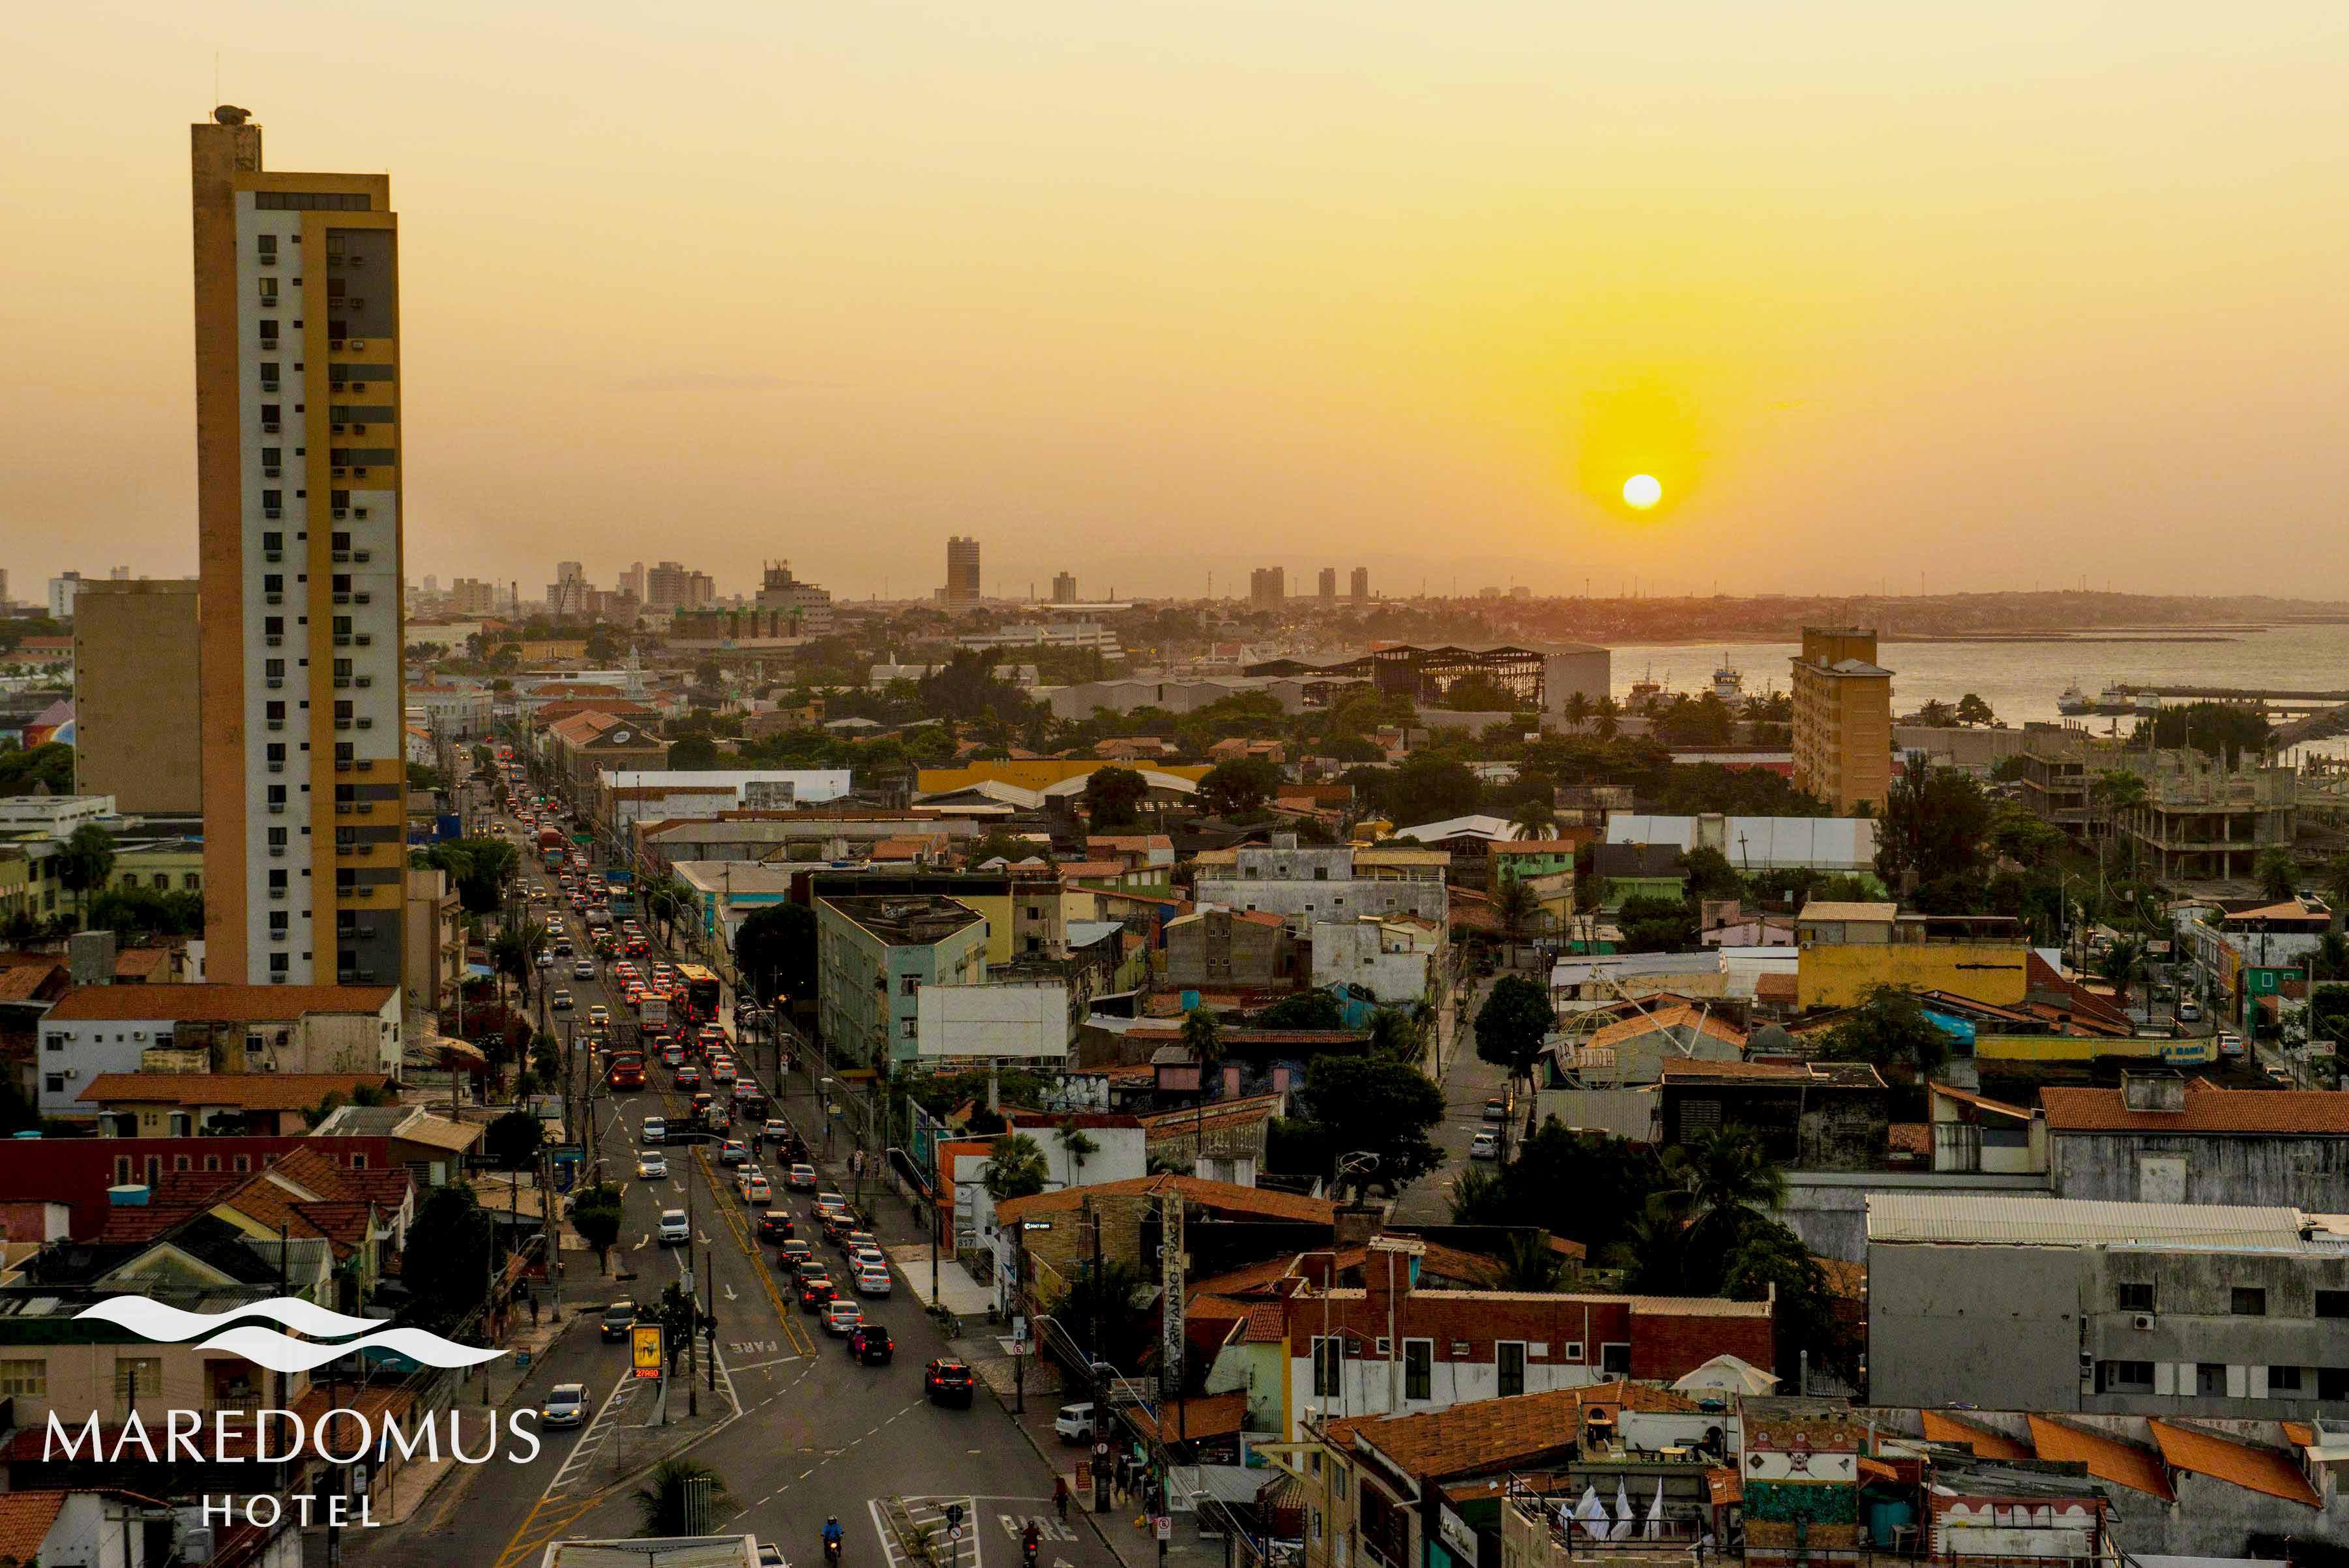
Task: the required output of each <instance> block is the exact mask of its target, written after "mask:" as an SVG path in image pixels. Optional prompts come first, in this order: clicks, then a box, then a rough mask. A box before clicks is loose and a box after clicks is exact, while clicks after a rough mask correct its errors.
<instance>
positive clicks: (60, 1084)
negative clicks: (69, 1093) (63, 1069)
mask: <svg viewBox="0 0 2349 1568" xmlns="http://www.w3.org/2000/svg"><path fill="white" fill-rule="evenodd" d="M41 1092H42V1093H43V1094H45V1095H62V1094H64V1093H65V1092H66V1075H64V1074H63V1073H51V1074H49V1075H47V1077H45V1078H43V1079H42V1080H41Z"/></svg>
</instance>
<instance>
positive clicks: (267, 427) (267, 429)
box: [261, 420, 277, 435]
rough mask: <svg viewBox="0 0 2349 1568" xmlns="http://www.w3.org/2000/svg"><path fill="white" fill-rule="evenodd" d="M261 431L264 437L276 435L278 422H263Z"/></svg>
mask: <svg viewBox="0 0 2349 1568" xmlns="http://www.w3.org/2000/svg"><path fill="white" fill-rule="evenodd" d="M261 431H262V433H263V434H264V435H275V434H276V433H277V421H275V420H264V421H261Z"/></svg>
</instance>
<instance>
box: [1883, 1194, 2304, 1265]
mask: <svg viewBox="0 0 2349 1568" xmlns="http://www.w3.org/2000/svg"><path fill="white" fill-rule="evenodd" d="M2300 1227H2301V1217H2300V1210H2297V1209H2284V1208H2251V1207H2249V1206H2247V1205H2236V1204H2218V1203H2105V1202H2095V1201H2090V1200H2087V1199H2077V1198H2027V1197H2013V1198H2010V1197H1981V1196H1971V1195H1960V1194H1953V1193H1952V1194H1943V1193H1926V1192H1871V1193H1869V1194H1868V1241H1871V1242H1876V1241H1889V1242H1948V1243H1956V1244H1973V1245H1987V1246H2010V1247H2015V1246H2021V1247H2097V1246H2156V1247H2173V1248H2188V1249H2191V1248H2212V1249H2228V1248H2244V1247H2257V1248H2275V1249H2282V1250H2290V1251H2298V1250H2299V1249H2300V1248H2302V1246H2303V1245H2306V1243H2303V1242H2302V1241H2301V1238H2300ZM2339 1245H2340V1244H2339V1243H2328V1244H2327V1250H2333V1248H2336V1247H2338V1246H2339Z"/></svg>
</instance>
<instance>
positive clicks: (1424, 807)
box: [1385, 752, 1485, 827]
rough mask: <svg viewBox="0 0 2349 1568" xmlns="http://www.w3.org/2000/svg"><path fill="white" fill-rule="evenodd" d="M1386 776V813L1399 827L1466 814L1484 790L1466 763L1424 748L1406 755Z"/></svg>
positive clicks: (1473, 806) (1481, 798)
mask: <svg viewBox="0 0 2349 1568" xmlns="http://www.w3.org/2000/svg"><path fill="white" fill-rule="evenodd" d="M1387 780H1388V782H1387V786H1386V798H1385V805H1386V811H1387V815H1389V816H1390V817H1391V818H1392V820H1393V821H1394V823H1395V825H1396V826H1400V827H1410V826H1415V825H1417V824H1421V823H1428V822H1442V821H1444V820H1445V819H1446V818H1449V817H1454V816H1466V815H1469V814H1470V813H1471V812H1474V811H1475V809H1476V807H1477V805H1478V803H1479V802H1481V801H1482V800H1483V799H1484V794H1485V786H1484V784H1482V783H1481V782H1480V781H1479V780H1478V779H1477V777H1476V774H1475V771H1474V770H1473V769H1471V768H1470V767H1469V766H1468V764H1467V763H1463V762H1460V761H1457V760H1455V759H1454V758H1452V757H1447V756H1441V755H1437V754H1434V753H1427V752H1419V753H1413V755H1412V756H1410V757H1408V758H1406V759H1405V760H1404V762H1403V763H1402V766H1400V767H1398V768H1396V769H1395V770H1394V771H1393V772H1392V774H1388V775H1387Z"/></svg>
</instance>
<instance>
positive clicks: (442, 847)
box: [424, 837, 522, 915]
mask: <svg viewBox="0 0 2349 1568" xmlns="http://www.w3.org/2000/svg"><path fill="white" fill-rule="evenodd" d="M424 863H425V864H426V865H427V866H431V867H439V868H440V870H443V871H446V872H447V873H448V874H449V880H450V882H451V883H452V884H454V885H455V887H456V889H457V901H458V902H459V903H460V904H462V905H463V906H464V907H465V911H466V913H468V914H473V915H493V914H495V913H497V911H498V908H499V906H500V905H501V904H502V903H503V902H504V901H505V896H506V889H507V888H508V886H510V885H511V884H512V880H513V877H514V874H515V873H516V872H517V871H519V870H521V869H522V851H521V850H519V849H517V848H515V847H514V846H513V845H512V844H511V843H509V842H507V841H506V840H505V839H502V838H488V837H483V838H458V839H450V840H447V841H444V842H442V843H440V844H436V845H434V846H432V847H431V848H429V849H428V850H426V851H425V852H424Z"/></svg>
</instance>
